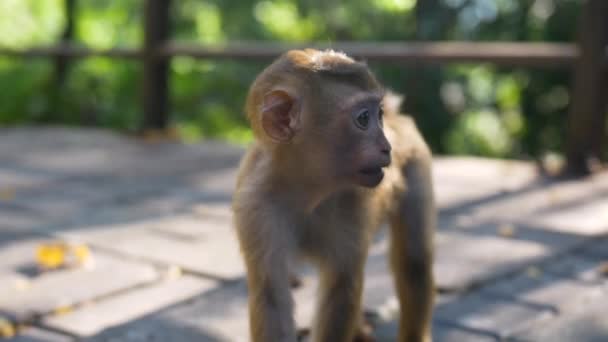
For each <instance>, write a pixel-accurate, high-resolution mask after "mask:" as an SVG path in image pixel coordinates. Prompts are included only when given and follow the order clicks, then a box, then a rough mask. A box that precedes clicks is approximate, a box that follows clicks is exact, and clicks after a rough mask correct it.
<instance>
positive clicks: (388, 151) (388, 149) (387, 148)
mask: <svg viewBox="0 0 608 342" xmlns="http://www.w3.org/2000/svg"><path fill="white" fill-rule="evenodd" d="M380 152H382V154H386V155H390V154H391V145H386V146H382V148H380Z"/></svg>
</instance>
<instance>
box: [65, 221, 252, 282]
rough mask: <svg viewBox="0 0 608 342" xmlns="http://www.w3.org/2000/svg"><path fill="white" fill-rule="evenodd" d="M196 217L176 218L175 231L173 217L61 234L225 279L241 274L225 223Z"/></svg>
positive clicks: (236, 248) (235, 245)
mask: <svg viewBox="0 0 608 342" xmlns="http://www.w3.org/2000/svg"><path fill="white" fill-rule="evenodd" d="M194 220H196V219H194ZM198 220H200V221H201V224H200V226H199V227H197V225H196V223H195V222H192V221H188V220H186V219H183V218H177V219H176V221H175V225H176V227H181V228H178V229H177V230H176V231H175V232H172V231H171V226H172V224H173V219H171V218H167V219H160V220H158V221H156V220H150V219H148V220H145V221H139V222H133V223H128V224H121V223H119V224H114V225H98V226H93V227H83V228H82V229H73V230H70V231H69V232H66V233H65V234H64V235H65V236H69V237H73V238H78V239H82V240H84V241H87V242H89V243H91V244H93V245H94V246H98V247H102V248H104V249H107V250H111V251H114V252H116V253H120V254H123V255H129V256H132V257H137V258H143V259H146V260H151V261H154V262H157V263H161V264H165V265H176V266H179V267H182V268H184V269H186V270H189V271H192V272H198V273H201V274H204V275H210V276H213V277H220V278H225V279H235V278H238V277H242V276H243V275H244V268H243V264H242V260H241V256H240V249H239V246H238V242H237V240H236V236H235V234H234V231H233V230H232V227H231V226H230V225H229V222H226V221H225V220H224V221H217V220H212V219H209V221H208V222H207V223H203V219H198ZM216 223H217V224H216ZM220 223H221V224H220ZM184 230H186V232H184ZM192 235H196V238H193V237H192Z"/></svg>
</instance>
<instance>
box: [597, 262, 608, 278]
mask: <svg viewBox="0 0 608 342" xmlns="http://www.w3.org/2000/svg"><path fill="white" fill-rule="evenodd" d="M598 271H599V273H600V275H602V277H608V261H604V262H602V263H601V264H600V267H599V269H598Z"/></svg>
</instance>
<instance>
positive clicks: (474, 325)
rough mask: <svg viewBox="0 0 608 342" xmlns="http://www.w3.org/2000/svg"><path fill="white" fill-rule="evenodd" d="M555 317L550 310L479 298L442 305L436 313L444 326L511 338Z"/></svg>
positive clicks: (466, 298) (436, 317) (495, 299)
mask: <svg viewBox="0 0 608 342" xmlns="http://www.w3.org/2000/svg"><path fill="white" fill-rule="evenodd" d="M552 315H553V312H552V311H551V310H548V309H542V308H539V307H536V306H531V305H524V304H523V303H518V302H514V301H511V300H508V299H503V298H487V297H484V296H480V295H478V294H471V295H468V296H466V297H463V298H462V299H460V300H455V301H451V302H449V303H446V304H443V305H440V306H439V307H438V308H437V309H436V311H435V319H436V320H437V321H438V322H440V323H444V324H446V325H450V326H459V327H462V328H470V329H474V330H478V331H484V332H487V333H492V334H495V336H497V337H507V336H510V335H512V334H513V333H515V332H517V331H520V330H523V329H525V328H527V327H528V326H529V325H530V324H532V323H534V322H537V321H539V320H542V319H546V318H547V317H551V316H552Z"/></svg>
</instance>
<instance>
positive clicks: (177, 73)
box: [0, 0, 580, 157]
mask: <svg viewBox="0 0 608 342" xmlns="http://www.w3.org/2000/svg"><path fill="white" fill-rule="evenodd" d="M143 3H144V0H126V1H105V0H87V1H82V0H81V1H78V2H77V9H76V12H77V20H76V41H77V42H78V43H81V44H83V45H87V46H93V47H97V48H109V47H113V46H123V47H127V46H130V47H134V46H138V45H139V44H141V41H142V37H143V32H142V24H143V17H142V16H143V11H142V8H143ZM63 5H64V4H63V1H62V0H45V1H39V0H3V1H0V33H1V34H0V46H10V47H15V48H20V47H28V46H36V45H40V44H43V45H45V44H52V43H53V42H55V41H56V40H57V39H58V37H59V36H60V35H61V31H62V26H63V22H64V14H63ZM579 7H580V2H579V1H577V0H534V1H533V0H496V1H494V0H424V1H421V0H419V1H416V0H372V1H369V0H351V1H349V2H343V1H336V0H307V1H296V0H180V1H174V2H173V9H172V18H173V34H172V36H173V38H174V39H176V40H179V41H182V42H192V43H200V44H209V43H211V44H216V43H222V42H228V41H238V40H267V41H299V42H306V41H321V42H332V41H337V40H361V41H365V40H375V41H382V40H385V41H390V40H481V41H486V40H499V41H501V40H502V41H573V40H574V36H575V33H576V25H575V23H576V20H577V15H578V12H579ZM265 64H266V63H259V62H235V61H222V60H213V61H209V60H193V59H190V58H181V57H179V58H174V59H173V61H172V63H171V69H170V70H171V92H172V93H171V118H172V120H173V122H172V124H173V125H174V126H175V127H176V128H177V131H178V132H179V134H180V135H181V136H182V137H183V138H184V139H185V140H186V141H196V140H198V139H203V138H226V139H230V140H232V141H238V142H246V141H248V140H250V139H251V133H250V132H249V130H248V127H247V123H246V120H245V118H244V115H243V113H242V107H243V103H244V100H245V94H246V91H247V89H248V86H249V84H250V83H251V81H252V80H253V78H254V77H255V75H256V74H257V73H258V72H259V71H261V70H262V68H263V67H264V65H265ZM54 65H55V61H53V60H28V61H25V60H18V59H11V58H0V86H1V87H2V89H3V91H2V92H0V125H1V124H4V125H7V124H23V123H61V124H73V125H98V126H103V127H109V128H113V129H117V130H123V131H132V130H135V129H137V128H138V127H139V126H140V123H141V113H140V102H141V101H140V93H139V89H140V82H141V70H140V67H139V65H138V64H137V63H136V62H131V61H122V60H116V59H103V58H95V59H88V60H82V61H76V62H74V63H72V64H71V67H70V71H69V74H68V77H67V79H66V80H65V82H64V84H63V85H61V86H58V85H57V83H56V80H55V77H56V75H55V71H54V70H55V68H54ZM371 65H372V67H373V69H374V71H375V72H377V73H378V75H379V77H380V79H381V80H382V81H383V82H384V83H386V84H387V85H388V86H389V87H390V88H392V89H394V90H395V91H397V92H400V93H405V94H406V98H407V100H406V103H405V108H404V109H405V110H407V111H408V112H409V113H411V114H412V115H413V116H414V117H415V118H416V120H417V122H418V125H419V126H420V128H421V130H422V131H423V133H424V135H425V136H426V137H427V139H428V140H429V142H430V144H431V146H432V148H433V149H434V150H435V151H436V152H440V153H468V154H470V153H473V154H479V155H488V156H497V157H517V156H538V155H540V154H543V153H545V152H546V151H551V150H559V149H561V148H562V147H563V146H562V142H563V139H562V138H561V137H562V136H563V134H564V128H565V127H564V122H565V121H566V120H565V115H566V111H567V107H568V105H569V95H568V87H569V81H570V80H569V75H568V72H567V71H565V70H563V71H559V70H546V71H540V70H526V69H519V68H497V67H493V66H489V65H450V66H443V67H412V66H410V67H406V66H395V65H383V64H382V63H371Z"/></svg>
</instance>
